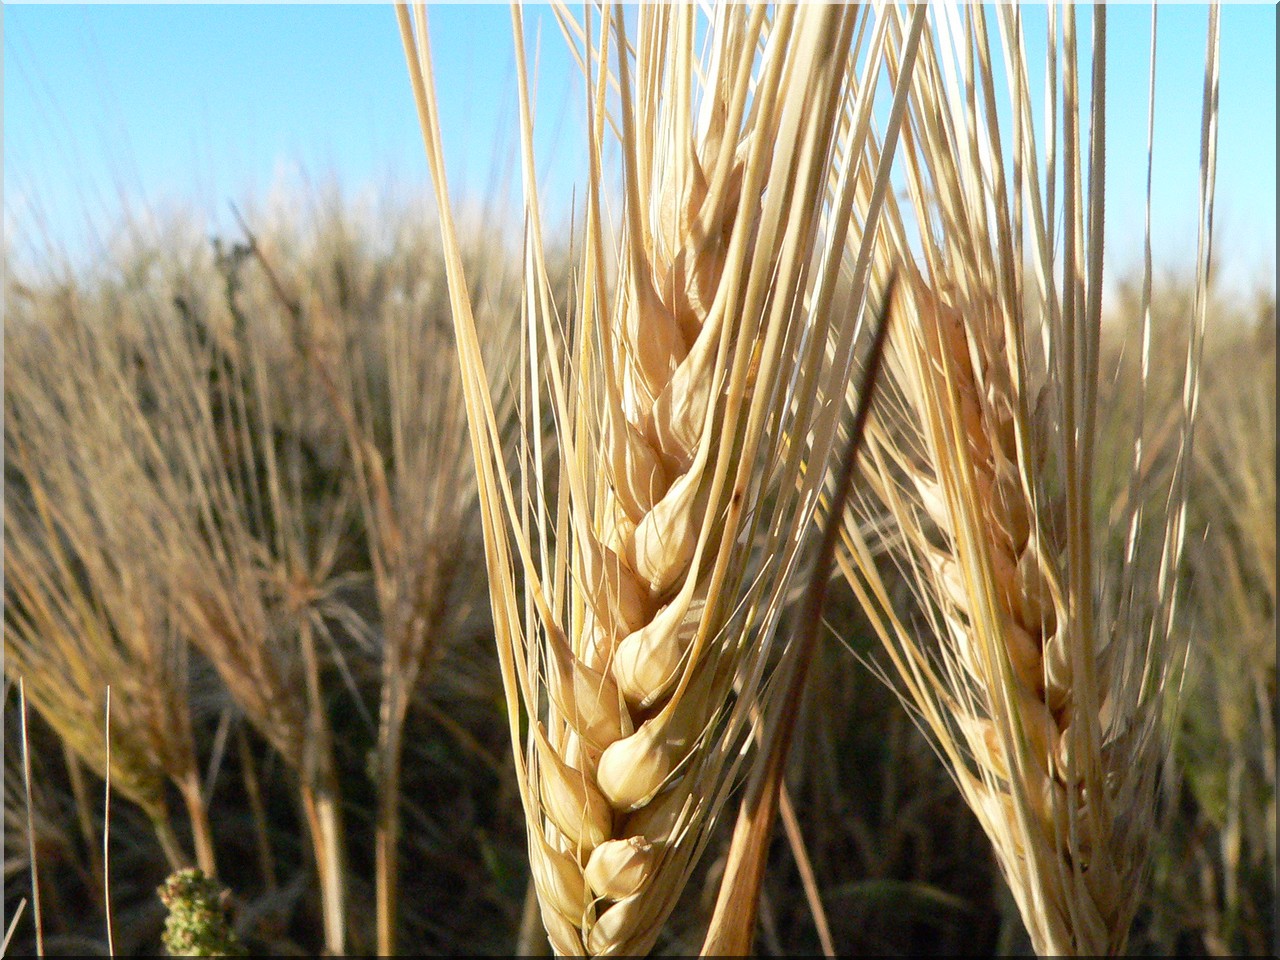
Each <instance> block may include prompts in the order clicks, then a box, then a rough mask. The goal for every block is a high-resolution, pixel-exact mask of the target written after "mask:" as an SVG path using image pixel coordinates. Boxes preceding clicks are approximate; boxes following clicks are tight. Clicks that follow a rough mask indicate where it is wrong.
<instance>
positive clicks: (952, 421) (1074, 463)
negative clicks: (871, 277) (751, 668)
mask: <svg viewBox="0 0 1280 960" xmlns="http://www.w3.org/2000/svg"><path fill="white" fill-rule="evenodd" d="M1153 16H1154V15H1153ZM996 18H997V21H998V24H999V28H1000V35H1001V39H1002V41H1003V53H1004V61H1005V66H1006V79H1007V84H1008V87H1007V89H1008V94H1009V97H1010V99H1011V101H1012V104H1013V138H1012V145H1013V157H1012V164H1011V170H1012V179H1011V180H1010V173H1009V169H1010V167H1009V166H1007V165H1006V162H1005V159H1004V157H1003V153H1002V151H1003V150H1004V149H1006V147H1007V142H1006V141H1005V140H1003V139H1002V138H1001V136H1000V131H999V129H998V127H997V122H996V108H995V103H996V100H995V97H996V85H997V81H996V73H995V71H994V69H993V68H992V58H991V49H990V42H989V39H988V35H987V24H986V15H985V14H984V13H981V12H977V13H975V11H974V10H972V9H969V10H965V12H964V13H963V15H961V14H958V13H957V12H956V11H955V10H954V9H952V8H950V7H947V8H937V9H936V13H935V18H934V31H935V32H934V37H933V42H932V43H930V44H927V45H926V50H927V53H926V54H925V55H923V56H922V57H921V60H920V62H919V64H918V65H917V70H916V75H915V88H914V89H913V96H912V107H911V115H910V120H909V122H908V123H907V124H906V126H905V127H904V131H903V152H902V155H903V156H904V157H905V159H906V181H907V188H908V192H909V194H910V198H911V201H912V205H913V207H914V209H915V212H916V217H915V226H916V227H918V234H919V239H920V244H919V248H918V249H919V251H920V252H919V254H918V255H917V253H915V252H914V250H913V243H912V241H911V240H910V239H909V236H910V232H909V231H908V229H907V227H906V225H905V224H904V221H903V218H902V216H901V213H900V212H899V211H898V210H897V208H896V205H895V204H890V205H889V208H888V209H887V210H886V216H885V221H884V222H885V223H886V224H887V225H888V226H889V229H888V230H887V231H886V236H887V243H886V245H885V247H884V248H883V250H882V251H881V255H882V266H881V269H882V270H885V269H888V266H889V265H896V264H905V268H904V270H903V280H904V283H903V290H902V298H901V300H900V301H899V303H900V304H901V305H902V310H901V315H900V317H899V319H898V322H897V323H896V324H895V328H894V336H893V343H892V344H891V350H890V369H891V370H892V374H893V375H892V377H891V388H892V389H891V394H892V396H893V397H894V398H895V403H894V406H895V411H894V413H893V414H892V415H889V416H886V417H884V418H882V419H881V421H880V424H879V428H878V429H876V430H874V431H872V435H871V438H870V440H869V453H870V455H871V460H872V461H873V462H874V463H875V468H874V469H873V470H871V471H870V472H871V474H872V482H870V483H869V484H868V486H867V491H868V493H870V492H871V491H874V496H870V495H869V496H867V497H866V498H864V500H863V503H862V507H861V509H860V510H858V511H854V512H852V513H850V514H849V517H848V519H849V520H850V522H849V523H847V524H846V534H847V545H848V547H849V554H848V557H847V559H846V566H845V572H846V575H847V576H848V578H849V580H850V582H851V583H852V584H853V586H854V588H855V590H856V591H857V592H858V594H859V596H860V598H861V599H862V600H863V602H864V604H865V605H866V606H867V608H868V610H869V611H870V612H871V613H872V614H873V620H874V622H875V623H876V626H877V628H878V630H879V632H880V634H881V637H882V639H883V641H884V643H885V648H886V650H887V651H888V654H889V656H890V660H891V663H892V667H891V669H892V671H893V673H894V674H895V676H896V681H897V687H898V689H899V690H900V691H901V693H902V696H903V699H904V701H905V703H906V704H907V705H908V707H909V708H911V709H912V711H913V712H914V713H915V715H916V717H917V719H918V721H919V722H920V723H921V725H922V726H923V727H924V728H925V729H926V730H927V731H928V732H929V733H930V734H931V735H932V738H933V740H934V742H935V744H936V746H937V748H938V750H939V753H940V755H941V756H942V757H943V758H944V760H945V761H946V763H947V764H948V766H949V767H950V769H951V771H952V773H953V774H954V776H955V779H956V782H957V784H958V786H959V788H960V790H961V793H962V794H963V796H964V797H965V799H966V801H967V802H968V803H969V805H970V806H971V807H972V809H973V810H974V812H975V814H976V815H977V816H978V818H979V820H980V821H981V823H982V825H983V827H984V829H985V830H986V832H987V834H988V835H989V837H990V838H991V840H992V843H993V845H994V847H995V850H996V854H997V858H998V860H999V862H1000V865H1001V868H1002V870H1003V872H1004V875H1005V877H1006V879H1007V880H1008V882H1009V885H1010V887H1011V889H1012V891H1013V893H1014V897H1015V899H1016V900H1017V903H1018V905H1019V908H1020V911H1021V914H1022V917H1023V919H1024V921H1025V923H1026V925H1027V928H1028V930H1029V932H1030V934H1031V939H1032V943H1033V945H1034V946H1035V949H1036V950H1037V952H1039V953H1041V954H1045V955H1053V954H1086V955H1087V954H1108V953H1115V952H1119V951H1121V950H1122V949H1123V948H1124V944H1125V941H1126V938H1127V935H1128V929H1129V924H1130V922H1131V919H1132V917H1133V914H1134V911H1135V910H1136V907H1137V903H1138V898H1139V896H1140V893H1141V891H1142V886H1143V885H1142V882H1141V881H1142V879H1143V877H1144V875H1145V869H1146V856H1147V847H1148V844H1149V842H1150V838H1151V826H1152V821H1153V811H1154V804H1155V799H1156V797H1155V794H1156V786H1157V775H1158V771H1159V766H1160V763H1161V761H1162V759H1163V756H1164V755H1165V752H1166V749H1167V737H1166V731H1165V728H1164V727H1163V726H1162V720H1163V712H1164V710H1165V708H1166V706H1167V703H1168V700H1169V699H1170V697H1172V696H1173V694H1174V693H1175V691H1176V688H1177V686H1178V682H1179V681H1178V678H1179V675H1180V673H1179V672H1180V668H1181V664H1182V662H1183V658H1184V651H1185V648H1186V647H1185V644H1186V638H1185V633H1183V632H1181V631H1182V628H1181V626H1180V625H1178V627H1175V617H1174V614H1175V607H1176V595H1175V593H1174V589H1173V588H1174V577H1175V574H1176V571H1177V567H1178V563H1179V558H1180V555H1181V550H1182V541H1183V536H1184V534H1183V530H1184V525H1185V502H1186V490H1185V480H1184V477H1185V470H1186V464H1187V463H1188V462H1189V460H1188V458H1189V456H1190V449H1191V428H1192V424H1193V422H1194V419H1195V409H1196V383H1197V371H1198V364H1199V348H1198V343H1199V340H1200V337H1201V334H1202V324H1203V309H1201V310H1200V312H1199V316H1198V318H1197V325H1196V328H1195V330H1194V331H1193V335H1192V337H1191V343H1192V345H1193V346H1192V350H1191V352H1190V354H1189V356H1188V358H1187V363H1186V390H1185V395H1184V405H1183V409H1182V411H1181V417H1180V422H1179V423H1178V429H1177V431H1176V434H1175V435H1174V437H1173V446H1172V448H1171V450H1172V463H1173V467H1172V470H1171V473H1170V475H1168V476H1167V477H1165V482H1164V485H1163V486H1161V485H1160V484H1159V483H1155V484H1152V483H1151V479H1150V478H1148V482H1147V486H1146V487H1145V488H1144V489H1143V490H1141V491H1138V490H1137V487H1136V482H1135V486H1134V489H1132V490H1130V491H1129V493H1130V494H1131V496H1129V498H1128V500H1127V505H1126V506H1124V507H1123V509H1122V510H1121V511H1120V514H1119V516H1118V517H1117V518H1113V522H1115V523H1116V524H1117V530H1118V532H1119V534H1120V540H1121V541H1122V542H1123V543H1124V545H1125V546H1124V549H1125V550H1126V554H1125V566H1126V569H1125V575H1124V577H1123V578H1117V580H1116V581H1114V582H1111V581H1108V580H1107V579H1106V578H1105V577H1104V574H1105V570H1106V564H1105V562H1104V559H1103V557H1102V554H1101V545H1102V543H1103V542H1104V541H1105V536H1104V534H1105V533H1106V532H1107V528H1105V527H1101V526H1100V525H1099V522H1098V517H1097V515H1096V510H1095V503H1094V490H1093V473H1094V469H1093V468H1094V461H1093V458H1094V439H1093V437H1094V431H1095V423H1094V421H1095V418H1096V411H1097V383H1098V378H1099V363H1098V343H1099V338H1100V331H1101V322H1102V320H1101V302H1102V269H1101V268H1102V223H1103V207H1104V194H1103V184H1104V170H1105V165H1104V155H1105V150H1104V141H1105V115H1104V110H1103V106H1102V103H1103V93H1104V90H1105V68H1104V67H1105V29H1106V12H1105V10H1104V9H1103V8H1102V7H1096V8H1094V11H1093V33H1092V42H1093V49H1092V57H1091V62H1092V72H1091V77H1090V84H1091V89H1092V91H1093V95H1092V99H1091V101H1090V103H1089V104H1088V106H1085V105H1083V104H1082V101H1081V95H1080V93H1081V91H1080V88H1081V78H1080V76H1079V70H1078V67H1077V62H1078V51H1077V44H1078V40H1077V33H1076V15H1075V11H1074V10H1072V9H1070V8H1068V10H1067V11H1066V13H1065V15H1063V16H1062V19H1061V22H1060V26H1061V40H1062V44H1063V46H1062V50H1061V58H1062V59H1061V61H1059V60H1058V59H1057V58H1058V56H1059V51H1058V46H1057V44H1058V33H1057V29H1058V24H1059V21H1058V16H1057V13H1056V12H1051V13H1050V15H1049V27H1050V40H1051V42H1050V44H1049V53H1048V58H1049V77H1050V90H1051V92H1052V93H1053V95H1054V96H1055V97H1056V93H1057V87H1056V68H1057V65H1058V63H1059V62H1060V63H1061V66H1062V95H1063V107H1062V110H1063V112H1062V118H1061V119H1062V124H1063V131H1064V134H1063V140H1062V141H1061V147H1062V154H1061V158H1060V159H1061V163H1062V170H1061V173H1062V176H1063V182H1064V184H1065V188H1064V192H1063V198H1064V200H1063V203H1064V206H1063V210H1062V221H1061V227H1062V229H1063V231H1064V237H1065V242H1064V246H1063V248H1062V250H1061V252H1060V254H1058V256H1057V257H1056V258H1055V251H1054V247H1053V238H1054V235H1055V226H1054V224H1055V210H1054V186H1053V185H1054V182H1055V174H1054V170H1055V166H1056V164H1057V163H1058V161H1059V157H1058V147H1059V142H1058V139H1057V136H1056V132H1055V131H1056V119H1055V117H1056V114H1055V112H1054V110H1055V109H1056V107H1055V108H1054V109H1051V110H1050V111H1049V115H1048V118H1047V120H1046V124H1047V126H1048V129H1049V131H1050V132H1049V134H1048V140H1047V145H1046V151H1047V153H1046V157H1047V160H1046V164H1047V172H1046V174H1045V177H1044V179H1043V180H1041V179H1040V177H1039V174H1038V162H1039V161H1038V157H1037V155H1036V149H1037V148H1036V138H1035V136H1034V133H1033V130H1032V124H1031V112H1030V103H1029V93H1028V84H1027V80H1026V62H1025V55H1024V46H1023V38H1022V21H1021V14H1020V11H1018V10H1015V9H1013V8H1001V9H1000V11H999V12H998V14H997V15H996ZM1153 24H1154V19H1153ZM1216 35H1217V14H1216V10H1215V11H1214V12H1213V13H1212V14H1211V17H1210V27H1209V53H1208V56H1207V76H1208V77H1209V78H1212V79H1213V83H1212V84H1210V83H1209V82H1207V84H1206V99H1205V140H1204V145H1205V153H1204V156H1203V157H1202V165H1203V166H1202V171H1203V176H1204V179H1203V181H1202V183H1203V185H1204V187H1205V189H1204V192H1203V193H1202V203H1203V206H1202V210H1203V211H1204V213H1205V217H1206V218H1207V220H1208V223H1211V219H1212V218H1211V211H1212V192H1211V186H1212V171H1213V154H1212V144H1213V139H1214V137H1213V130H1214V117H1215V111H1216V62H1217V61H1216ZM1153 44H1154V29H1153ZM1153 52H1154V46H1153ZM1052 102H1053V103H1055V104H1056V100H1053V101H1052ZM1086 121H1087V125H1088V129H1087V131H1086V130H1085V129H1084V127H1085V125H1086ZM1086 178H1087V187H1086ZM1149 202H1150V198H1149V196H1148V203H1149ZM1024 221H1025V226H1026V228H1027V229H1026V230H1025V231H1024ZM1207 236H1208V233H1207V225H1206V234H1205V239H1206V240H1207ZM1024 237H1027V238H1029V239H1028V241H1027V249H1026V250H1025V253H1026V256H1027V258H1029V260H1030V269H1032V270H1034V275H1033V276H1027V275H1026V272H1027V267H1026V266H1024V259H1023V255H1024V247H1023V242H1024ZM1207 264H1208V247H1207V243H1206V245H1205V247H1204V248H1203V249H1202V252H1201V261H1200V276H1199V283H1200V285H1201V289H1202V290H1203V288H1204V284H1205V282H1206V275H1207ZM1150 439H1151V438H1150V437H1149V436H1146V437H1144V426H1143V424H1142V422H1141V421H1139V422H1138V424H1137V425H1136V435H1135V442H1134V448H1133V451H1134V452H1133V457H1134V465H1135V473H1137V472H1138V471H1139V470H1140V469H1142V468H1143V467H1144V465H1145V464H1146V463H1147V461H1148V459H1149V458H1150V456H1151V451H1150V450H1144V447H1143V443H1144V440H1146V441H1147V442H1149V441H1150ZM1144 503H1145V504H1146V505H1147V507H1146V509H1150V510H1159V511H1162V512H1160V513H1159V514H1157V515H1158V516H1160V517H1162V518H1163V529H1162V531H1161V533H1160V535H1159V536H1158V537H1157V538H1156V539H1155V541H1154V542H1155V550H1154V551H1152V550H1151V547H1150V541H1144V540H1143V539H1142V538H1139V537H1137V536H1136V531H1137V530H1138V528H1139V527H1140V526H1141V524H1142V516H1143V513H1142V511H1143V509H1144V507H1143V505H1144ZM866 523H876V524H881V525H884V527H885V528H886V529H883V530H882V531H881V533H882V535H883V538H884V542H885V544H887V546H888V547H889V549H890V553H891V556H893V558H894V560H895V563H896V564H897V566H898V567H899V569H900V570H901V571H902V572H903V573H904V574H905V576H906V578H907V579H908V580H909V582H911V583H912V584H913V587H914V591H915V594H916V596H917V599H918V603H919V607H920V616H919V617H918V619H917V621H916V622H910V621H904V620H903V619H901V618H899V616H898V615H897V614H896V613H895V611H894V610H893V609H892V607H891V604H890V602H889V596H888V592H887V588H886V586H885V583H884V582H883V579H882V574H881V573H880V571H879V570H878V568H877V566H876V564H875V562H874V561H873V559H872V555H871V552H870V549H869V547H868V544H867V542H866V540H865V539H864V535H863V533H862V530H863V524H866ZM1146 610H1152V611H1154V616H1147V617H1145V618H1144V617H1143V616H1142V613H1143V611H1146ZM929 638H932V640H931V639H929Z"/></svg>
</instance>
